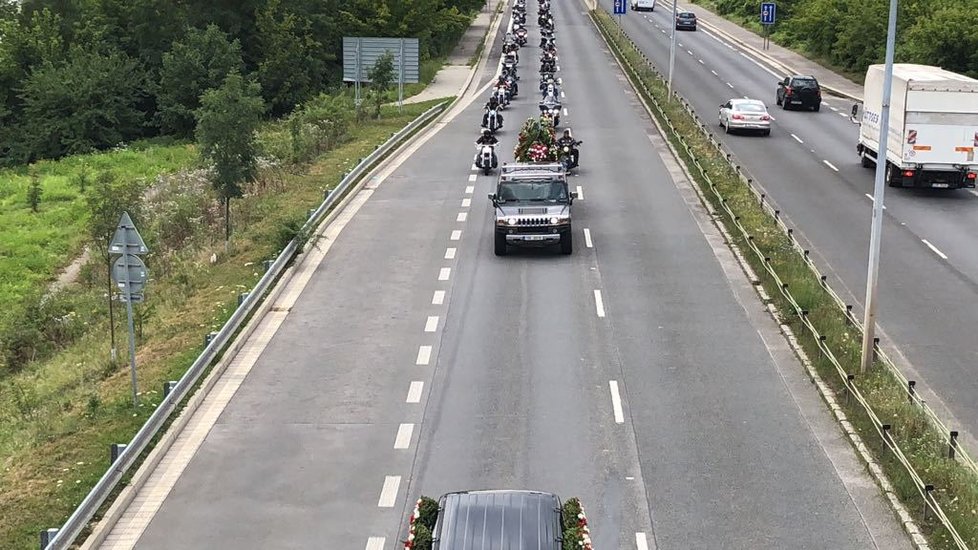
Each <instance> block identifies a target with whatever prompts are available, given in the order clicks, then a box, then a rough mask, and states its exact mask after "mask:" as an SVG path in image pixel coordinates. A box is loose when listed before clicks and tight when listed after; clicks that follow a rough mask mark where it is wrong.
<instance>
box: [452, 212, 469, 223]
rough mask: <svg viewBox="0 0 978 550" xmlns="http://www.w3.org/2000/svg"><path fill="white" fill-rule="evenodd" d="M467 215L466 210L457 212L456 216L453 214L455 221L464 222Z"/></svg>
mask: <svg viewBox="0 0 978 550" xmlns="http://www.w3.org/2000/svg"><path fill="white" fill-rule="evenodd" d="M468 217H469V214H468V212H459V213H458V216H455V221H457V222H464V221H465V220H466V218H468Z"/></svg>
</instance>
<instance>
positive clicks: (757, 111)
mask: <svg viewBox="0 0 978 550" xmlns="http://www.w3.org/2000/svg"><path fill="white" fill-rule="evenodd" d="M719 118H720V126H721V127H722V128H723V129H724V131H725V132H726V133H728V134H729V133H731V132H733V131H735V130H740V131H752V132H759V133H760V134H761V135H763V136H769V135H771V115H769V114H768V112H767V107H766V106H765V105H764V102H763V101H761V100H759V99H731V100H730V101H728V102H726V103H724V104H723V105H720V114H719Z"/></svg>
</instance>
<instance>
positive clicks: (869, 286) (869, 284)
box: [859, 0, 897, 373]
mask: <svg viewBox="0 0 978 550" xmlns="http://www.w3.org/2000/svg"><path fill="white" fill-rule="evenodd" d="M896 19H897V0H890V15H889V21H888V22H887V28H886V61H885V63H886V67H885V69H884V71H883V104H882V108H881V109H880V138H879V150H878V151H877V153H876V182H875V185H874V187H873V223H872V228H871V230H870V236H869V268H868V270H867V273H866V312H865V317H864V318H863V353H862V361H861V362H860V366H859V371H860V372H862V373H865V372H866V370H867V369H869V367H870V365H872V364H873V356H874V355H875V353H874V351H875V350H874V346H875V339H876V287H877V282H878V280H879V267H880V239H881V238H882V233H883V192H884V190H885V189H886V181H885V176H886V164H887V160H886V150H887V141H888V138H889V133H890V96H891V93H890V92H891V88H892V87H893V50H894V46H895V44H896Z"/></svg>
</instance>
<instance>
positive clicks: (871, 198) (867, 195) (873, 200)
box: [866, 193, 886, 210]
mask: <svg viewBox="0 0 978 550" xmlns="http://www.w3.org/2000/svg"><path fill="white" fill-rule="evenodd" d="M866 198H867V199H869V200H870V201H872V202H876V199H874V198H873V196H872V195H870V194H869V193H866ZM883 210H886V205H885V204H884V205H883Z"/></svg>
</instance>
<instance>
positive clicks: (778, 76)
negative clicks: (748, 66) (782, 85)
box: [740, 52, 781, 78]
mask: <svg viewBox="0 0 978 550" xmlns="http://www.w3.org/2000/svg"><path fill="white" fill-rule="evenodd" d="M740 56H741V57H743V58H744V59H746V60H747V61H750V62H751V63H753V64H755V65H757V66H758V67H760V68H761V69H762V70H764V71H767V73H768V74H769V75H771V76H774V77H776V78H781V75H779V74H778V73H776V72H774V71H772V70H771V69H768V68H767V67H765V66H764V65H761V64H760V63H759V62H758V61H757V60H755V59H754V58H753V57H750V56H748V55H747V54H745V53H743V52H741V53H740Z"/></svg>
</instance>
